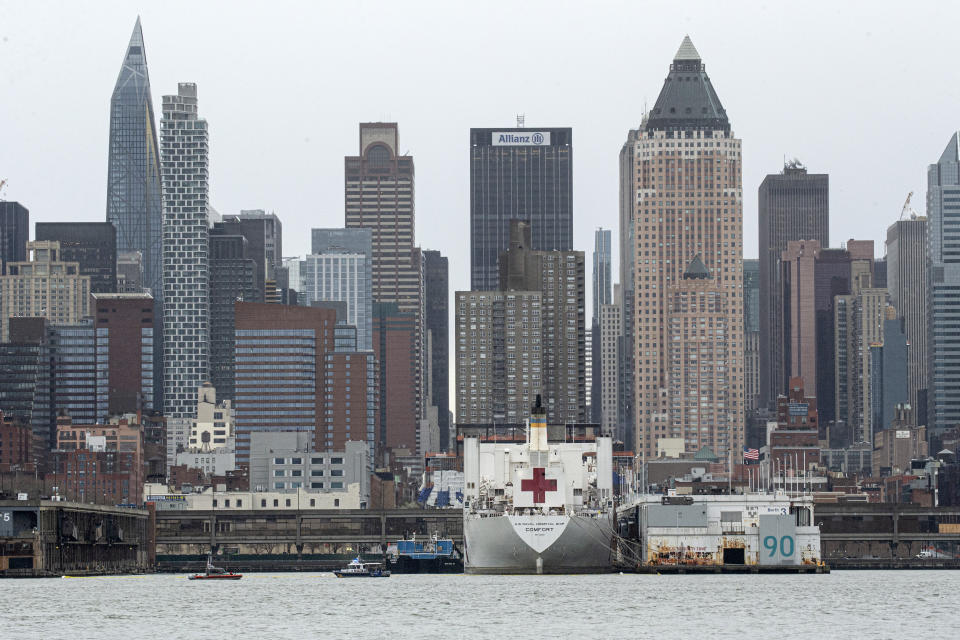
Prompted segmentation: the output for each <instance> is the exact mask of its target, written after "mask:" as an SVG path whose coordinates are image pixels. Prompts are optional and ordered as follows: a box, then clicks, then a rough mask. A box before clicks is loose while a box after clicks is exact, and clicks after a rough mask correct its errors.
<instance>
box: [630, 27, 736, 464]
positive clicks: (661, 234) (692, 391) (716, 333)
mask: <svg viewBox="0 0 960 640" xmlns="http://www.w3.org/2000/svg"><path fill="white" fill-rule="evenodd" d="M635 140H636V141H635V143H634V145H635V149H634V150H633V152H632V154H630V155H631V157H632V158H633V165H634V167H635V171H636V179H635V182H634V185H635V191H634V193H633V196H632V197H634V198H635V199H636V208H635V210H634V224H635V237H636V242H635V244H634V248H633V252H634V268H635V273H634V278H635V288H636V290H635V303H634V307H633V318H634V322H633V324H634V336H635V342H634V347H633V359H634V371H635V386H636V392H635V393H636V402H635V405H634V406H635V420H636V434H637V435H636V450H637V453H638V454H643V455H645V456H647V457H650V456H653V455H655V454H656V451H657V448H656V447H657V440H659V439H660V438H672V439H676V438H679V439H682V442H683V445H684V448H685V450H686V451H698V450H699V449H700V448H702V447H710V448H711V449H712V450H713V451H714V452H715V453H716V454H717V455H718V456H720V457H721V458H722V459H726V458H727V455H728V453H731V452H736V453H737V456H738V457H739V451H740V448H741V447H742V445H743V441H744V427H743V416H744V414H743V387H742V384H743V353H744V345H743V289H742V280H743V262H742V258H743V242H742V227H743V193H742V189H741V181H742V174H741V167H742V160H741V156H740V148H741V144H740V140H739V139H737V138H735V137H734V136H733V134H732V133H731V130H730V122H729V120H728V119H727V114H726V111H725V110H724V109H723V106H722V105H721V104H720V100H719V98H718V97H717V94H716V92H715V91H714V89H713V86H712V84H711V83H710V79H709V77H708V76H707V72H706V67H705V66H704V64H703V62H702V61H701V59H700V55H699V54H698V53H697V50H696V49H695V48H694V46H693V43H692V42H691V41H690V38H689V37H687V38H684V40H683V43H682V44H681V46H680V49H679V50H678V51H677V54H676V56H674V59H673V64H671V65H670V72H669V74H668V76H667V79H666V81H665V82H664V85H663V89H662V90H661V91H660V95H659V96H658V98H657V102H656V104H655V105H654V107H653V109H652V110H651V111H650V113H649V114H647V117H646V118H645V121H644V122H643V124H642V126H641V129H640V131H639V132H638V133H637V136H636V138H635ZM622 157H623V156H621V158H622ZM623 166H624V165H623V163H622V164H621V168H623Z"/></svg>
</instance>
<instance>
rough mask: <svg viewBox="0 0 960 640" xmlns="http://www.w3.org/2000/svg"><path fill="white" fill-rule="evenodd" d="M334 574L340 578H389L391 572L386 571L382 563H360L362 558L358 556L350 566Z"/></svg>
mask: <svg viewBox="0 0 960 640" xmlns="http://www.w3.org/2000/svg"><path fill="white" fill-rule="evenodd" d="M333 574H334V575H335V576H337V577H338V578H389V577H390V570H389V569H384V568H383V563H380V562H360V556H357V557H356V558H354V559H353V560H352V561H351V562H350V564H348V565H347V566H346V567H344V568H343V569H340V570H339V571H334V572H333Z"/></svg>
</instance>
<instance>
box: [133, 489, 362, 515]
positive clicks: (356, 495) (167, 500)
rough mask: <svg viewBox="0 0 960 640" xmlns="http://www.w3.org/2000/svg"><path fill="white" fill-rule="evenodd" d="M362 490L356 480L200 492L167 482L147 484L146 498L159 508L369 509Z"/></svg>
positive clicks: (226, 509) (203, 509)
mask: <svg viewBox="0 0 960 640" xmlns="http://www.w3.org/2000/svg"><path fill="white" fill-rule="evenodd" d="M360 491H361V490H360V484H359V483H356V482H354V483H351V484H349V485H347V486H345V487H344V488H343V490H342V491H338V492H335V493H330V492H324V491H318V490H308V489H303V488H300V489H294V490H292V491H221V490H219V489H218V488H215V487H208V488H205V489H203V490H201V491H200V492H191V493H187V492H181V493H173V492H171V491H169V490H168V488H167V486H166V485H164V484H148V485H146V486H145V487H144V494H143V499H144V501H145V502H152V503H154V504H156V506H157V509H158V510H169V509H187V510H197V511H213V510H224V511H244V510H248V511H275V510H278V509H280V510H299V511H304V510H320V509H365V508H366V507H367V503H366V501H365V500H364V499H363V498H362V496H361V493H360Z"/></svg>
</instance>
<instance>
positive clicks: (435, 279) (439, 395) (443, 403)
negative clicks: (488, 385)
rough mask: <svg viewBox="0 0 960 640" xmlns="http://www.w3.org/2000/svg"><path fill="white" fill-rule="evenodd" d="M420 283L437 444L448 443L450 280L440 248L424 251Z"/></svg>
mask: <svg viewBox="0 0 960 640" xmlns="http://www.w3.org/2000/svg"><path fill="white" fill-rule="evenodd" d="M423 257H424V267H423V281H424V282H423V284H424V291H425V301H424V302H425V305H424V306H425V308H426V316H425V324H426V330H427V333H428V335H429V338H428V340H429V345H430V356H429V357H430V377H431V380H430V381H429V383H430V404H431V405H433V406H435V407H436V408H437V417H438V421H439V423H440V443H441V445H442V448H443V449H446V448H447V446H448V443H449V442H450V439H449V438H450V378H449V366H450V358H449V353H450V345H449V341H450V340H449V324H450V302H449V298H450V281H449V271H448V266H447V258H446V257H445V256H442V255H440V252H439V251H424V252H423Z"/></svg>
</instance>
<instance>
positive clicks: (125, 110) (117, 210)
mask: <svg viewBox="0 0 960 640" xmlns="http://www.w3.org/2000/svg"><path fill="white" fill-rule="evenodd" d="M157 132H158V127H157V121H156V119H155V118H154V116H153V99H152V97H151V95H150V75H149V74H148V73H147V55H146V51H145V49H144V46H143V32H142V31H141V30H140V18H137V22H136V24H135V25H134V27H133V34H132V35H131V36H130V42H129V44H127V51H126V54H125V55H124V58H123V64H122V65H121V67H120V74H119V75H118V76H117V84H116V86H115V87H114V89H113V96H112V97H111V98H110V142H109V154H110V157H109V161H108V165H107V221H108V222H112V223H113V226H114V227H116V229H117V244H116V248H117V251H139V252H140V253H141V254H142V255H143V272H144V286H145V287H147V288H149V289H150V293H151V294H153V297H154V299H156V300H157V301H158V302H159V301H160V297H161V296H162V295H163V285H162V280H161V278H162V273H163V271H162V252H163V232H162V229H161V227H162V203H161V195H160V193H161V192H160V148H159V146H158V144H157Z"/></svg>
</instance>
